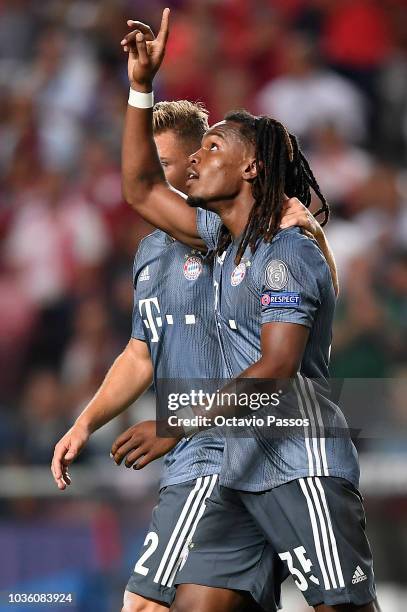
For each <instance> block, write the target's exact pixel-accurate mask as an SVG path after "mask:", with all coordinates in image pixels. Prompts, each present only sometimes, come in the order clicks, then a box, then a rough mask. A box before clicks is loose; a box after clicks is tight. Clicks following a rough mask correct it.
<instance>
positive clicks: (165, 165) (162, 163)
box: [160, 159, 169, 168]
mask: <svg viewBox="0 0 407 612" xmlns="http://www.w3.org/2000/svg"><path fill="white" fill-rule="evenodd" d="M160 162H161V165H162V166H163V168H167V167H168V165H169V164H168V162H167V161H164V160H162V159H161V160H160Z"/></svg>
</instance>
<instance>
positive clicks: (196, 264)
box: [183, 255, 202, 280]
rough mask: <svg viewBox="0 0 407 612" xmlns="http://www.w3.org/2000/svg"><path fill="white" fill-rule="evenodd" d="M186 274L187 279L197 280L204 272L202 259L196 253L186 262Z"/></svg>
mask: <svg viewBox="0 0 407 612" xmlns="http://www.w3.org/2000/svg"><path fill="white" fill-rule="evenodd" d="M183 270H184V276H185V278H186V279H187V280H196V279H197V278H198V277H199V275H200V274H201V272H202V260H201V258H200V257H197V256H196V255H193V256H190V257H188V258H187V260H186V261H185V263H184V268H183Z"/></svg>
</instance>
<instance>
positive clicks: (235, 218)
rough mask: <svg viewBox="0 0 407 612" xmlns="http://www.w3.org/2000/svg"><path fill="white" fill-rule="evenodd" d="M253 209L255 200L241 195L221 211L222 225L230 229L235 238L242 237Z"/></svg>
mask: <svg viewBox="0 0 407 612" xmlns="http://www.w3.org/2000/svg"><path fill="white" fill-rule="evenodd" d="M252 208H253V198H252V197H247V194H240V195H239V196H237V197H236V198H234V199H233V201H231V202H228V203H227V205H225V206H222V207H221V208H220V210H219V215H220V218H221V219H222V223H223V224H224V225H225V226H226V227H227V228H228V230H229V231H230V233H231V235H232V236H233V238H237V237H238V236H241V235H242V233H243V231H244V229H245V227H246V225H247V221H248V219H249V215H250V211H251V209H252Z"/></svg>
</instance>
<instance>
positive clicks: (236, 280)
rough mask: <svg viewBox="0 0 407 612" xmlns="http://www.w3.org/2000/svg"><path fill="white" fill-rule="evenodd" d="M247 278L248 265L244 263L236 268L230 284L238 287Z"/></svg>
mask: <svg viewBox="0 0 407 612" xmlns="http://www.w3.org/2000/svg"><path fill="white" fill-rule="evenodd" d="M245 276H246V264H245V263H243V262H242V263H240V264H239V265H238V266H236V268H235V269H234V270H233V272H232V275H231V277H230V282H231V284H232V287H236V285H240V283H241V282H242V280H243V279H244V277H245Z"/></svg>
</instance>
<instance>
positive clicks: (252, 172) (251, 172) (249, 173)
mask: <svg viewBox="0 0 407 612" xmlns="http://www.w3.org/2000/svg"><path fill="white" fill-rule="evenodd" d="M256 176H257V163H256V160H255V159H250V160H249V161H248V163H247V164H246V166H245V168H244V170H243V174H242V177H243V179H244V180H245V181H252V180H253V179H255V178H256Z"/></svg>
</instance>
